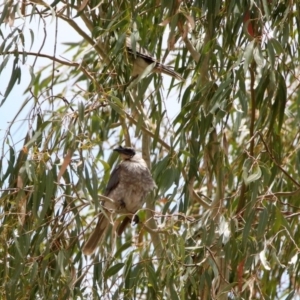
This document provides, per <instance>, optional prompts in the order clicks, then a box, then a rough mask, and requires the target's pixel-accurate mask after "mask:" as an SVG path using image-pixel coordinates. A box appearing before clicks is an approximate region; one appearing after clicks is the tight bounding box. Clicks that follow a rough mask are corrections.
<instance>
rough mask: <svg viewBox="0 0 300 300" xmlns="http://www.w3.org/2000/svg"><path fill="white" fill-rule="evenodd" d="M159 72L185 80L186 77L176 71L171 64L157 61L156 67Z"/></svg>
mask: <svg viewBox="0 0 300 300" xmlns="http://www.w3.org/2000/svg"><path fill="white" fill-rule="evenodd" d="M155 69H157V70H158V71H159V72H161V73H163V74H166V75H169V76H172V77H174V78H176V79H177V80H180V81H184V78H183V77H181V76H180V75H179V74H178V73H177V72H175V71H174V70H172V69H171V68H170V67H169V66H166V65H163V64H161V63H157V66H156V68H155Z"/></svg>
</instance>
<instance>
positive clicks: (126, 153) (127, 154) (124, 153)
mask: <svg viewBox="0 0 300 300" xmlns="http://www.w3.org/2000/svg"><path fill="white" fill-rule="evenodd" d="M114 151H116V152H118V153H119V154H120V156H121V158H122V159H123V160H125V159H130V158H132V157H133V156H134V155H135V150H134V149H133V148H129V147H122V146H119V147H118V148H115V149H114Z"/></svg>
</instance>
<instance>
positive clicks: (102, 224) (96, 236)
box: [82, 214, 109, 255]
mask: <svg viewBox="0 0 300 300" xmlns="http://www.w3.org/2000/svg"><path fill="white" fill-rule="evenodd" d="M108 226H109V219H108V216H104V215H103V214H100V216H99V219H98V223H97V225H96V228H95V229H94V231H93V233H92V234H91V235H90V237H89V239H88V241H87V242H86V243H85V244H84V246H83V248H82V252H83V254H85V255H92V254H93V253H94V252H95V250H96V248H97V246H98V244H99V243H100V241H101V240H102V239H103V237H104V235H105V232H106V230H107V228H108Z"/></svg>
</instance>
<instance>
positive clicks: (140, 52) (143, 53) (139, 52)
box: [126, 37, 158, 65]
mask: <svg viewBox="0 0 300 300" xmlns="http://www.w3.org/2000/svg"><path fill="white" fill-rule="evenodd" d="M132 46H133V45H132V44H131V39H130V38H129V37H127V38H126V48H127V51H128V53H130V54H131V55H133V56H138V57H141V58H143V59H144V60H145V61H147V62H148V63H149V65H150V64H152V63H154V62H156V63H158V61H157V60H156V59H155V58H154V57H153V56H152V55H151V53H150V52H148V51H147V50H146V49H145V48H143V47H142V46H141V45H140V44H139V43H138V42H136V43H135V51H134V50H133V49H132Z"/></svg>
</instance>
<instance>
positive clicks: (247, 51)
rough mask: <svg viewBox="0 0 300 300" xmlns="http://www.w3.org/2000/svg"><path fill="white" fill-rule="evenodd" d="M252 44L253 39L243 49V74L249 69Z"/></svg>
mask: <svg viewBox="0 0 300 300" xmlns="http://www.w3.org/2000/svg"><path fill="white" fill-rule="evenodd" d="M254 45H255V40H253V41H251V42H250V43H249V44H248V45H247V47H246V49H245V53H244V57H245V61H244V73H245V74H246V73H247V71H248V69H249V65H250V64H251V62H252V59H253V51H254Z"/></svg>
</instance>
